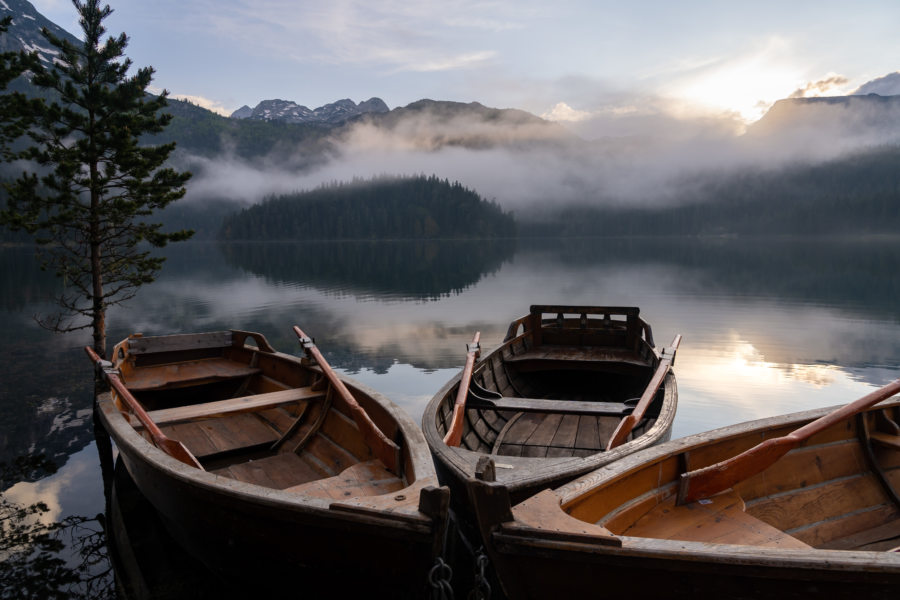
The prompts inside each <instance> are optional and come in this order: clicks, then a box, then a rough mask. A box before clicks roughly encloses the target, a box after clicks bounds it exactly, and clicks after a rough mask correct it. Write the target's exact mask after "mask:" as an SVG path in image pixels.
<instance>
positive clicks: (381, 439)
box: [294, 325, 400, 475]
mask: <svg viewBox="0 0 900 600" xmlns="http://www.w3.org/2000/svg"><path fill="white" fill-rule="evenodd" d="M294 333H295V334H297V339H298V340H299V342H300V346H301V347H302V348H303V351H304V352H306V354H307V355H308V356H309V357H310V358H311V359H312V360H313V361H315V362H316V364H318V365H319V368H320V369H321V370H322V373H323V374H324V375H325V377H326V378H327V379H328V382H329V383H330V384H331V387H332V389H334V390H335V391H336V392H337V393H338V394H339V395H340V396H341V398H342V399H343V400H344V402H345V403H346V404H347V407H348V408H349V409H350V413H351V414H352V415H353V421H354V422H355V423H356V426H357V427H358V428H359V431H360V432H361V433H362V435H363V439H364V440H365V441H366V443H367V444H368V446H369V447H370V448H371V449H372V451H373V452H374V453H375V456H377V457H378V458H379V459H380V460H381V462H383V463H384V466H385V467H387V468H388V470H389V471H391V472H392V473H394V474H397V475H399V474H400V447H399V446H398V445H397V444H395V443H394V441H393V440H391V439H390V438H388V437H387V436H386V435H384V432H382V431H381V430H380V429H379V428H378V426H377V425H376V424H375V422H374V421H372V419H371V418H370V417H369V415H368V413H366V411H365V410H364V409H363V407H362V406H360V405H359V403H358V402H357V401H356V398H354V397H353V394H351V393H350V390H348V389H347V386H345V385H344V382H343V381H341V378H340V377H338V376H337V373H335V372H334V370H333V369H332V368H331V365H329V364H328V361H326V360H325V357H324V356H322V353H321V352H319V349H318V348H317V347H316V344H315V342H313V340H312V338H311V337H309V336H308V335H306V334H305V333H303V330H302V329H300V328H299V327H297V326H296V325H294Z"/></svg>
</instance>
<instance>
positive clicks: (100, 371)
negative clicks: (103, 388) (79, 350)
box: [94, 358, 119, 375]
mask: <svg viewBox="0 0 900 600" xmlns="http://www.w3.org/2000/svg"><path fill="white" fill-rule="evenodd" d="M94 369H95V370H96V371H97V375H118V374H119V368H118V367H116V366H115V365H113V364H112V363H111V362H110V361H108V360H106V359H105V358H103V359H100V360H99V361H97V362H96V363H94Z"/></svg>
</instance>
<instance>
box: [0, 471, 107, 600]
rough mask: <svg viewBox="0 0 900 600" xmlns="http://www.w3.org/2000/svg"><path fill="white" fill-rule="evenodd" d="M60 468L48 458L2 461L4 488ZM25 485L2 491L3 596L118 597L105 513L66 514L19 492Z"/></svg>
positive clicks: (0, 576) (0, 580) (0, 573)
mask: <svg viewBox="0 0 900 600" xmlns="http://www.w3.org/2000/svg"><path fill="white" fill-rule="evenodd" d="M55 470H56V465H55V464H54V463H53V462H52V461H49V460H47V459H46V458H45V457H44V456H41V455H27V456H21V457H17V458H16V459H15V460H14V461H12V462H11V463H0V489H6V487H7V485H8V482H10V481H17V480H26V479H31V478H34V477H35V476H36V475H37V474H39V473H47V472H51V473H52V472H54V471H55ZM89 479H90V478H88V480H89ZM22 485H23V484H21V483H20V484H18V485H16V486H13V488H11V489H7V490H6V491H4V492H0V598H17V599H18V598H36V599H44V598H73V599H74V598H78V599H80V598H86V599H87V598H92V599H94V598H96V599H104V598H114V597H115V593H114V588H113V585H112V581H113V575H112V566H111V564H110V561H109V558H108V554H107V547H106V519H105V516H104V514H103V513H100V514H97V515H96V516H94V517H87V516H82V515H73V514H70V515H66V516H62V515H60V514H59V506H58V505H57V506H50V504H48V502H47V501H45V500H44V499H42V497H43V496H42V495H37V496H30V495H28V494H24V497H23V494H22V493H21V492H22V490H21V489H19V491H18V492H19V493H17V492H16V491H14V490H15V489H16V488H21V486H22ZM24 485H27V484H24ZM51 502H52V501H51ZM101 506H102V505H101Z"/></svg>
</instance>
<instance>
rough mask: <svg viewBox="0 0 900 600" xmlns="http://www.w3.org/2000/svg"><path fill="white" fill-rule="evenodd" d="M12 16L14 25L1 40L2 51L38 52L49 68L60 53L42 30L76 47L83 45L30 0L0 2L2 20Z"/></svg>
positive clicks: (5, 0)
mask: <svg viewBox="0 0 900 600" xmlns="http://www.w3.org/2000/svg"><path fill="white" fill-rule="evenodd" d="M8 16H11V17H12V18H13V22H12V25H10V27H9V31H7V32H6V34H5V35H2V36H0V51H2V52H9V51H17V50H26V51H28V52H34V51H37V53H38V56H40V58H41V60H42V61H43V62H44V63H47V64H49V63H50V61H52V60H53V58H54V57H55V56H56V54H57V51H56V50H54V49H53V48H51V47H50V44H49V43H48V42H47V40H46V39H44V36H43V35H41V29H42V28H44V27H46V28H47V29H49V30H50V32H51V33H53V34H54V35H56V36H58V37H61V38H63V39H66V40H69V41H70V42H72V43H73V44H80V43H81V41H80V40H79V39H78V38H77V37H75V36H74V35H72V34H71V33H69V32H68V31H66V30H65V29H63V28H62V27H60V26H59V25H57V24H56V23H54V22H53V21H51V20H50V19H48V18H47V17H45V16H44V15H42V14H41V13H39V12H38V11H37V10H36V9H35V8H34V5H33V4H31V2H28V1H27V0H2V1H0V19H3V18H5V17H8Z"/></svg>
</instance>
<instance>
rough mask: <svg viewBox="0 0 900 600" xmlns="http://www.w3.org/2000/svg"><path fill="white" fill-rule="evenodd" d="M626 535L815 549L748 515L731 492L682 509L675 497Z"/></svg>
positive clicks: (644, 517)
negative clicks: (676, 502) (677, 504)
mask: <svg viewBox="0 0 900 600" xmlns="http://www.w3.org/2000/svg"><path fill="white" fill-rule="evenodd" d="M623 535H627V536H632V537H647V538H654V539H662V540H683V541H688V542H707V543H710V544H740V545H747V546H763V547H774V548H807V549H808V548H811V546H809V545H808V544H805V543H803V542H801V541H800V540H798V539H797V538H794V537H791V536H790V535H788V534H786V533H785V532H783V531H781V530H780V529H777V528H775V527H772V526H771V525H769V524H768V523H765V522H763V521H761V520H759V519H757V518H756V517H754V516H753V515H749V514H747V513H746V512H744V501H743V500H742V499H741V497H740V496H738V495H737V493H735V492H734V491H731V490H729V491H728V492H723V493H721V494H718V495H716V496H713V497H712V498H708V499H706V500H701V501H699V502H691V503H690V504H684V505H681V506H676V505H675V497H674V496H672V497H671V498H669V499H668V500H666V501H665V502H661V503H660V504H658V505H656V506H655V507H654V508H653V509H651V510H650V511H649V512H648V513H647V514H645V515H644V516H642V517H641V518H640V519H638V520H637V521H636V522H635V524H634V525H632V526H631V527H629V528H628V529H627V530H625V532H624V533H623Z"/></svg>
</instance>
